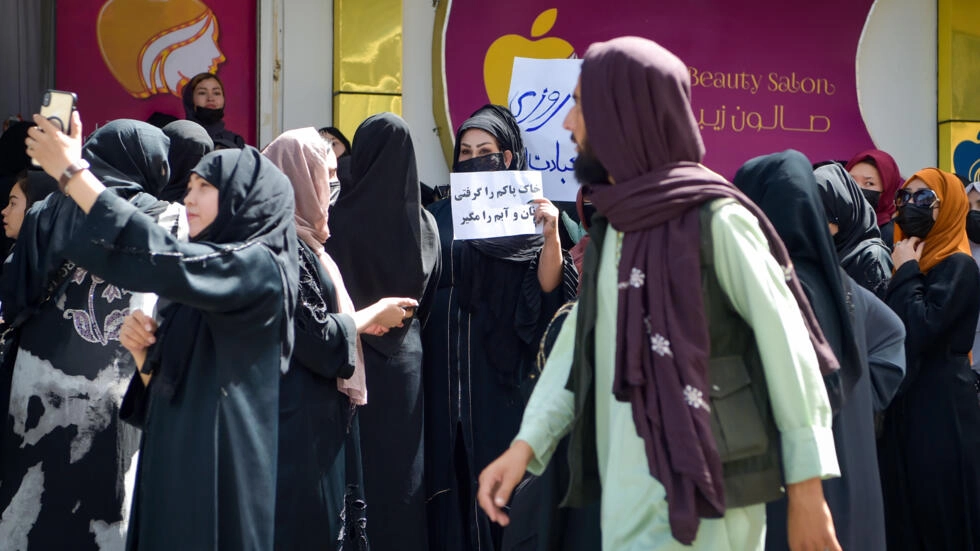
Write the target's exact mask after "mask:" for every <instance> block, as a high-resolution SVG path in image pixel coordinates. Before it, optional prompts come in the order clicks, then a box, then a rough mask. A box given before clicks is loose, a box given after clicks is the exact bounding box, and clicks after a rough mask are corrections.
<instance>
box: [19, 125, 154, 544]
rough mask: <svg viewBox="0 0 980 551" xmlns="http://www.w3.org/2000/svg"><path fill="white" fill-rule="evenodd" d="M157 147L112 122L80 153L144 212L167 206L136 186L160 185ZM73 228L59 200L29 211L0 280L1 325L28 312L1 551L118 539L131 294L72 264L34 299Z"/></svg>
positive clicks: (70, 209) (129, 438) (129, 466)
mask: <svg viewBox="0 0 980 551" xmlns="http://www.w3.org/2000/svg"><path fill="white" fill-rule="evenodd" d="M168 143H169V142H168V140H167V138H166V136H164V135H163V133H162V132H161V131H160V130H159V129H157V128H154V127H152V126H150V125H148V124H145V123H142V122H139V121H127V120H117V121H113V122H111V123H109V124H107V125H105V126H103V127H102V128H100V129H99V130H98V131H96V132H95V133H93V135H92V136H91V137H90V138H89V140H88V141H87V142H86V144H85V146H84V149H83V155H84V157H85V158H86V159H87V160H88V161H89V162H90V163H91V165H92V168H91V170H92V172H93V174H95V175H96V176H97V177H98V178H99V179H100V180H102V181H103V183H105V184H106V186H107V187H108V190H107V191H106V192H105V193H104V195H106V196H107V197H108V196H112V197H113V198H114V199H115V200H117V201H119V202H121V203H122V204H124V205H126V208H127V209H129V210H131V211H137V210H139V211H142V212H143V213H145V214H149V215H151V216H154V217H155V216H158V215H159V214H160V213H161V212H162V211H163V210H164V208H165V207H166V204H162V203H159V202H157V200H156V199H155V198H154V197H152V196H151V195H149V194H147V193H142V190H144V189H145V190H147V191H150V192H154V193H155V192H156V191H157V190H159V189H160V188H162V187H163V185H164V184H165V183H166V182H167V178H168V166H167V144H168ZM141 216H143V217H144V218H145V219H146V220H147V221H148V224H151V225H152V224H154V218H151V216H145V215H141ZM83 222H84V215H83V214H82V211H81V210H80V209H79V208H78V207H77V206H76V205H75V203H74V202H73V201H72V200H71V199H70V198H68V197H66V196H64V195H62V194H61V193H55V194H52V195H51V196H49V197H48V198H47V199H46V200H45V201H43V202H41V203H39V204H37V205H35V206H34V208H32V209H31V211H30V212H29V213H28V214H27V216H26V217H25V219H24V224H23V226H22V228H21V232H20V235H19V237H18V241H17V244H16V245H15V247H14V250H13V253H12V254H11V256H10V258H8V260H7V263H6V265H5V270H4V273H3V279H2V284H0V295H2V300H3V307H4V315H5V316H6V317H7V319H8V320H13V319H14V318H15V317H16V316H17V314H18V313H19V312H22V311H24V312H26V311H34V314H33V315H32V316H31V317H30V318H29V319H28V320H27V321H26V322H25V323H24V325H23V326H22V329H21V331H20V340H19V348H18V349H17V351H16V352H17V354H16V358H15V359H14V361H13V362H12V365H13V373H12V374H9V373H8V374H5V375H6V376H10V375H12V379H11V393H10V402H9V404H6V403H5V406H8V407H6V410H7V415H6V416H5V418H4V422H3V426H2V427H3V432H2V433H0V447H2V452H0V458H2V459H0V477H2V483H0V510H2V511H3V516H2V518H0V542H2V543H0V547H2V548H4V549H28V548H30V549H80V550H85V549H99V550H102V551H105V550H120V549H122V548H123V545H124V542H125V539H126V532H127V522H128V510H129V506H130V503H131V498H132V490H133V476H134V474H135V470H136V462H137V449H138V447H139V431H138V430H137V429H135V428H133V427H131V426H128V425H125V424H122V423H120V422H119V407H120V403H121V402H122V399H123V394H124V392H125V390H126V385H127V384H128V381H129V378H130V377H131V376H132V373H133V371H134V369H135V366H134V364H133V361H132V357H131V356H130V354H129V353H128V352H127V351H126V350H125V349H123V348H122V346H121V345H120V343H119V329H120V326H121V324H122V321H123V318H124V317H125V316H126V315H127V314H128V312H129V297H130V292H129V291H128V290H126V289H125V288H124V287H121V286H119V285H117V284H115V283H112V282H108V281H106V280H105V279H103V278H101V277H98V276H97V275H96V274H94V273H92V272H90V271H89V270H87V269H86V268H88V266H85V267H81V266H79V267H77V268H74V269H72V270H70V271H69V272H67V278H66V279H64V281H63V282H62V284H61V285H60V286H59V288H58V289H57V290H56V291H55V293H54V294H53V298H51V300H47V301H43V299H44V298H45V297H47V296H48V287H49V286H50V282H51V281H53V280H56V279H57V278H56V276H55V274H57V273H59V271H60V270H61V267H62V266H65V264H64V261H65V257H66V256H67V254H66V253H67V251H68V250H69V249H71V242H72V240H73V239H74V238H76V237H77V236H79V235H83V234H84V230H83V229H82V224H83ZM161 231H165V230H161ZM42 302H43V303H42Z"/></svg>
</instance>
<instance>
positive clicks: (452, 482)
mask: <svg viewBox="0 0 980 551" xmlns="http://www.w3.org/2000/svg"><path fill="white" fill-rule="evenodd" d="M525 155H526V153H525V149H524V143H523V141H522V139H521V133H520V128H519V127H518V126H517V121H515V120H514V116H513V115H512V114H511V113H510V111H508V110H507V109H506V108H504V107H500V106H497V105H486V106H484V107H482V108H481V109H479V110H478V111H476V112H475V113H473V115H472V116H471V117H470V118H469V119H467V120H466V121H465V122H463V124H462V125H460V128H459V131H458V132H457V133H456V147H455V151H454V153H453V172H482V171H497V170H527V168H528V167H527V159H526V156H525ZM535 203H537V205H538V206H537V209H536V213H535V222H537V223H541V224H543V234H533V235H519V236H514V237H498V238H492V239H479V240H476V239H474V240H467V241H456V240H454V239H453V237H454V236H453V226H452V214H451V207H450V200H449V199H444V200H442V201H438V202H436V203H434V204H432V205H431V206H430V207H429V210H430V211H431V212H432V213H433V214H434V215H435V218H436V221H437V222H438V224H439V235H440V239H441V241H442V250H443V266H444V268H443V277H442V278H441V280H440V281H439V290H438V291H437V293H436V296H435V303H434V306H433V308H432V314H431V316H430V319H429V323H428V325H427V326H426V328H425V331H424V332H423V335H422V339H423V341H422V343H423V348H424V349H425V351H426V353H425V368H424V374H425V389H426V398H425V400H426V403H425V405H426V436H425V437H426V493H427V507H426V511H427V514H428V522H429V544H430V549H434V550H436V549H496V548H499V544H500V539H501V532H500V530H501V529H500V527H499V526H497V525H493V526H491V525H490V523H489V522H488V521H487V518H486V516H485V515H484V513H483V512H482V511H480V510H479V507H477V505H476V500H475V497H476V488H477V476H478V475H479V473H480V471H481V470H482V469H483V468H484V467H485V466H486V465H487V464H488V463H489V462H490V461H492V460H493V459H494V458H495V457H496V456H497V455H498V454H499V453H501V452H503V451H504V450H505V449H506V448H507V447H508V446H509V445H510V439H511V438H512V437H513V435H514V434H515V433H516V430H517V428H518V427H519V425H520V421H521V416H522V414H523V411H524V404H525V401H526V396H527V395H528V394H529V388H530V386H531V385H533V383H534V377H535V375H536V373H535V371H534V368H533V366H534V359H535V356H536V354H537V352H538V343H539V342H540V341H541V336H542V334H543V332H544V330H545V328H546V326H547V325H548V322H549V321H550V320H551V318H552V316H553V315H554V313H555V312H556V311H557V310H558V308H559V307H560V306H561V305H562V304H564V303H565V302H566V301H568V300H570V299H572V298H574V296H575V289H576V286H577V282H578V277H577V275H576V273H575V268H574V267H573V266H572V263H571V259H570V257H569V256H568V255H567V254H563V252H562V250H561V244H560V242H559V238H558V224H557V222H558V210H557V209H556V208H555V206H554V205H552V204H551V202H550V201H548V200H547V199H537V200H535Z"/></svg>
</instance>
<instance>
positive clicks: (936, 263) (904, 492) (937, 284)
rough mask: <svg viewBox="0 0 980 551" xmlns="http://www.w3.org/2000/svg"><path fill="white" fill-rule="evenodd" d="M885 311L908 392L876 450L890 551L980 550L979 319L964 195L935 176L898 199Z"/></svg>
mask: <svg viewBox="0 0 980 551" xmlns="http://www.w3.org/2000/svg"><path fill="white" fill-rule="evenodd" d="M895 205H896V207H898V216H897V217H896V219H895V223H896V227H895V250H894V253H893V254H892V259H893V260H894V262H895V266H896V271H895V275H894V276H892V279H891V281H890V282H889V284H888V293H887V296H886V302H887V303H888V305H889V306H890V307H891V308H892V310H894V311H895V312H896V313H897V314H898V315H899V317H900V318H902V321H903V322H904V323H905V328H906V331H907V334H908V336H907V338H906V342H905V353H906V357H907V366H908V369H907V372H906V378H905V382H904V383H903V384H902V387H901V389H900V390H899V394H898V395H897V396H896V397H895V399H894V400H893V402H892V404H891V406H889V408H888V409H887V410H886V412H885V423H884V430H883V434H882V437H881V441H880V446H879V461H880V463H881V476H882V490H883V494H884V498H885V519H886V521H885V524H886V528H887V531H888V548H889V549H980V531H978V530H977V528H976V527H977V526H980V463H978V462H977V457H978V456H980V405H978V404H977V396H976V393H975V391H974V381H975V376H974V374H973V371H972V370H971V369H970V360H969V353H970V348H971V347H972V345H973V337H974V334H975V327H976V323H977V316H978V314H980V271H978V269H977V265H976V263H975V262H974V260H973V259H972V258H971V257H970V245H969V241H968V239H967V234H966V228H965V224H964V223H963V221H964V219H965V218H966V216H967V212H968V210H969V205H968V199H967V195H966V193H965V192H964V190H963V185H962V183H961V182H960V181H959V179H957V177H956V176H955V175H953V174H950V173H948V172H943V171H941V170H939V169H936V168H927V169H923V170H920V171H919V172H917V173H915V175H913V176H912V178H910V179H909V181H907V182H906V183H905V185H904V186H903V187H902V189H900V190H899V191H898V194H897V195H896V197H895Z"/></svg>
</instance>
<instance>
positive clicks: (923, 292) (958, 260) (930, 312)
mask: <svg viewBox="0 0 980 551" xmlns="http://www.w3.org/2000/svg"><path fill="white" fill-rule="evenodd" d="M978 289H980V271H978V270H977V265H976V262H975V261H974V260H973V258H972V257H970V256H968V255H965V254H960V253H957V254H954V255H952V256H950V257H948V258H946V259H945V260H943V261H942V262H940V263H939V264H938V265H937V266H935V267H934V268H933V269H932V270H931V271H930V272H929V274H928V275H926V274H923V273H922V272H921V271H920V270H919V263H918V262H916V261H910V262H906V263H905V264H903V265H902V266H900V267H899V268H898V271H896V272H895V275H894V276H892V279H891V281H890V282H889V284H888V294H887V295H886V302H887V303H888V306H889V307H891V309H892V310H894V311H895V313H897V314H898V316H899V317H900V318H902V321H903V322H904V323H905V330H906V334H907V337H906V347H905V351H906V354H907V355H908V358H922V357H923V356H925V355H926V354H928V353H934V352H935V351H934V350H932V348H933V347H934V346H935V343H937V342H948V341H949V334H950V333H951V332H952V331H953V329H954V328H957V329H960V328H959V327H958V325H959V324H961V323H962V320H963V319H968V318H972V319H973V320H974V321H975V320H976V319H977V316H976V308H977V294H978ZM969 344H970V345H972V341H971V342H970V343H969ZM942 352H943V353H945V354H963V355H966V354H967V353H969V352H970V349H969V346H967V347H966V348H965V349H964V350H945V351H942ZM908 363H909V365H908V372H907V373H906V375H905V382H904V383H903V388H907V387H908V385H909V384H911V383H912V381H913V380H914V379H915V377H916V375H917V374H916V373H915V372H914V370H915V369H916V368H917V367H927V364H926V363H924V362H913V361H909V362H908Z"/></svg>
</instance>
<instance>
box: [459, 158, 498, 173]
mask: <svg viewBox="0 0 980 551" xmlns="http://www.w3.org/2000/svg"><path fill="white" fill-rule="evenodd" d="M498 170H507V164H506V163H505V162H504V154H503V153H491V154H489V155H484V156H482V157H473V158H472V159H467V160H465V161H459V162H457V163H456V167H455V168H453V172H495V171H498Z"/></svg>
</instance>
